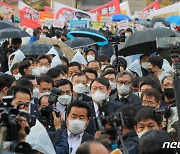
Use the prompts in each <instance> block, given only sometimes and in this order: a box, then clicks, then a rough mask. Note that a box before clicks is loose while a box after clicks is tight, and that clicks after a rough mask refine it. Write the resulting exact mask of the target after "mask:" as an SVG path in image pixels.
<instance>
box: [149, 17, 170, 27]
mask: <svg viewBox="0 0 180 154" xmlns="http://www.w3.org/2000/svg"><path fill="white" fill-rule="evenodd" d="M156 22H162V23H163V24H164V26H165V27H170V23H169V22H168V21H166V20H165V19H164V18H153V19H152V20H151V25H149V26H148V27H149V28H153V27H154V24H156Z"/></svg>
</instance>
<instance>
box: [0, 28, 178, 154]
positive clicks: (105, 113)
mask: <svg viewBox="0 0 180 154" xmlns="http://www.w3.org/2000/svg"><path fill="white" fill-rule="evenodd" d="M101 31H102V32H104V33H105V34H106V35H109V34H108V33H111V32H110V31H108V30H102V29H101ZM122 32H123V34H124V35H125V36H126V37H128V36H129V35H132V33H133V30H132V29H130V28H128V29H127V30H123V31H120V32H119V34H121V33H122ZM66 34H67V30H62V29H61V30H60V29H59V30H56V31H54V32H53V33H52V32H51V31H49V29H48V28H47V27H44V28H43V30H41V29H40V28H38V29H34V30H33V35H32V37H31V38H30V39H29V40H28V41H27V43H29V44H32V43H33V42H35V41H37V40H38V39H39V38H40V37H41V36H45V35H46V37H54V39H59V40H61V41H65V40H67V39H68V38H67V36H66ZM21 44H22V39H21V38H12V41H11V45H10V46H9V42H8V41H5V42H4V43H3V44H2V45H1V54H0V62H1V73H0V100H1V104H0V106H1V109H2V110H0V111H1V120H0V123H1V126H5V127H7V129H6V130H7V132H6V134H7V135H6V138H5V140H4V141H3V142H2V147H3V149H4V150H7V151H12V152H17V153H25V154H28V153H34V154H39V153H45V154H53V153H56V154H95V153H97V152H98V153H99V154H108V153H111V152H113V150H116V151H118V150H117V149H120V150H121V152H122V153H124V154H126V153H129V154H160V153H162V154H175V153H176V152H178V149H176V148H162V147H163V144H164V142H172V141H178V138H177V137H178V136H177V133H178V132H177V130H178V124H177V121H178V115H177V108H176V102H175V94H174V85H173V67H172V65H171V63H170V62H168V61H167V60H166V59H163V58H162V57H161V56H159V55H155V54H153V55H150V54H149V55H148V54H141V55H140V56H139V57H138V58H136V59H135V60H132V59H131V58H132V57H130V56H128V57H122V56H119V57H116V56H114V54H112V55H111V56H110V55H109V54H101V53H103V51H102V50H103V49H101V52H99V51H98V50H99V48H98V46H97V45H90V46H88V47H86V48H84V49H82V51H83V52H82V53H81V52H79V51H77V52H78V56H79V54H80V56H79V57H76V58H73V60H68V59H67V58H66V56H59V55H58V58H59V60H60V61H61V64H57V65H52V62H53V59H54V58H55V57H56V58H57V54H56V53H55V52H54V53H52V52H51V53H47V54H40V55H37V56H35V55H32V56H25V55H23V53H22V52H21V51H20V50H19V48H20V46H21ZM75 56H77V55H75ZM117 59H118V60H117ZM117 62H118V63H117ZM10 96H12V97H10ZM10 98H11V100H10ZM8 101H9V102H8ZM8 103H9V106H10V108H11V109H18V111H19V113H18V114H17V115H16V116H15V117H14V116H12V115H14V114H15V113H14V112H13V111H12V112H10V111H11V110H9V106H8V105H7V104H8ZM23 113H24V114H25V115H26V116H23V115H24V114H23ZM4 115H6V117H5V116H4ZM12 121H15V122H14V123H16V124H15V125H13V124H12ZM17 123H18V124H19V128H18V129H16V125H17ZM16 133H17V137H14V136H13V134H16Z"/></svg>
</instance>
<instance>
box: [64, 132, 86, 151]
mask: <svg viewBox="0 0 180 154" xmlns="http://www.w3.org/2000/svg"><path fill="white" fill-rule="evenodd" d="M67 134H68V144H69V154H76V151H77V149H78V147H79V146H80V145H81V141H82V137H83V134H84V132H82V133H81V134H79V135H74V134H73V133H71V132H70V131H69V130H68V129H67Z"/></svg>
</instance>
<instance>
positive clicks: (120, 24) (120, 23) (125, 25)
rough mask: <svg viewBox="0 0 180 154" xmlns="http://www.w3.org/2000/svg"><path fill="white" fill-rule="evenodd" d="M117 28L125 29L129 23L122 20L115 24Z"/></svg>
mask: <svg viewBox="0 0 180 154" xmlns="http://www.w3.org/2000/svg"><path fill="white" fill-rule="evenodd" d="M117 26H118V28H119V29H126V28H128V27H129V21H128V20H122V21H120V22H118V23H117Z"/></svg>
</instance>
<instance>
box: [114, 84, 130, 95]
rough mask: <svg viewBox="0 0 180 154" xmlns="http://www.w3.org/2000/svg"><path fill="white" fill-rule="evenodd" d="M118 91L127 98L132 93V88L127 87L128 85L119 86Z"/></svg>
mask: <svg viewBox="0 0 180 154" xmlns="http://www.w3.org/2000/svg"><path fill="white" fill-rule="evenodd" d="M117 90H118V93H119V94H120V95H121V96H125V95H127V94H128V93H129V92H130V87H129V86H126V85H124V84H123V85H121V86H119V85H117Z"/></svg>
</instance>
